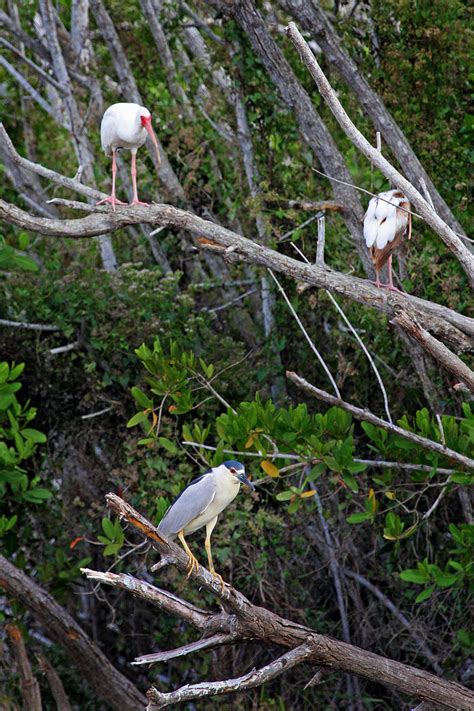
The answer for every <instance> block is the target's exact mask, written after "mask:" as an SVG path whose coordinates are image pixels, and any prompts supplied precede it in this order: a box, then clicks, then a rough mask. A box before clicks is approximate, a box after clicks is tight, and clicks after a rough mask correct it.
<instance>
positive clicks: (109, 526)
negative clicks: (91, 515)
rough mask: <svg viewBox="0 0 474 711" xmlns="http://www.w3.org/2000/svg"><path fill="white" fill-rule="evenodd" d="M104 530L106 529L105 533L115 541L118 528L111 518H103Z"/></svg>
mask: <svg viewBox="0 0 474 711" xmlns="http://www.w3.org/2000/svg"><path fill="white" fill-rule="evenodd" d="M102 530H103V531H104V533H105V535H106V536H107V537H108V538H109V539H110V540H111V541H113V540H114V538H115V536H116V530H115V526H114V524H113V523H112V521H111V520H110V518H103V519H102Z"/></svg>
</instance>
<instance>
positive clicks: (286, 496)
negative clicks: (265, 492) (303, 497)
mask: <svg viewBox="0 0 474 711" xmlns="http://www.w3.org/2000/svg"><path fill="white" fill-rule="evenodd" d="M294 495H295V494H294V492H293V491H289V490H288V491H281V492H280V493H279V494H277V495H276V498H277V501H289V500H290V499H291V497H292V496H294Z"/></svg>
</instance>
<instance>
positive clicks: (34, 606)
mask: <svg viewBox="0 0 474 711" xmlns="http://www.w3.org/2000/svg"><path fill="white" fill-rule="evenodd" d="M0 571H1V572H0V589H3V590H5V591H6V592H7V593H8V594H9V595H11V596H12V597H14V598H15V599H16V600H18V601H19V602H21V604H22V605H24V606H25V607H26V608H27V609H28V610H29V611H30V612H31V613H32V614H33V615H34V616H35V617H36V618H37V620H38V621H39V622H40V623H41V624H42V625H43V626H44V628H45V629H46V630H47V632H48V636H49V637H50V638H51V639H54V640H55V641H56V642H57V643H58V644H60V645H61V646H62V647H63V648H64V649H65V650H66V652H67V653H68V654H69V655H70V658H71V662H72V663H74V664H75V665H76V666H77V667H78V668H79V669H80V671H81V672H82V676H83V677H84V679H86V680H87V682H88V683H90V684H91V686H92V688H93V690H94V694H95V695H96V696H97V697H99V698H100V699H102V700H103V701H105V702H106V703H108V704H109V705H110V706H111V708H113V709H115V710H116V711H137V709H140V708H142V707H143V706H144V705H145V699H144V697H143V696H142V694H141V693H140V692H139V691H138V689H137V688H136V687H135V686H134V685H133V684H132V683H131V682H130V681H129V680H128V679H127V678H126V677H124V676H123V675H122V674H120V672H118V671H117V669H115V668H114V667H113V666H112V664H111V663H110V662H109V660H108V659H107V657H106V656H105V654H104V653H103V652H102V651H101V650H100V649H99V648H98V647H96V646H95V644H94V643H93V642H92V641H91V640H90V639H89V637H88V636H87V635H86V633H85V632H84V631H83V630H82V628H81V627H79V625H78V624H77V622H76V621H75V620H74V619H73V618H72V617H71V615H70V614H69V613H68V612H67V611H66V610H65V609H64V608H63V607H61V605H59V604H58V603H57V602H56V600H54V598H53V597H51V595H49V594H48V593H47V592H46V591H45V590H44V589H43V588H41V587H40V586H39V585H37V584H36V583H35V582H33V580H31V578H29V577H28V576H27V575H25V573H23V571H21V570H19V569H18V568H17V567H15V566H14V565H13V564H12V563H11V562H10V561H9V560H8V559H7V558H5V557H4V556H2V555H0Z"/></svg>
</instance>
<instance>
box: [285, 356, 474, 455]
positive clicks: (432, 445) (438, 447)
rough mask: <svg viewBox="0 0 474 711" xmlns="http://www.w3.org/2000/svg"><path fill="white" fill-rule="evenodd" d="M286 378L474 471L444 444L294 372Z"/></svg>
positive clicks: (457, 453)
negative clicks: (360, 405) (336, 394)
mask: <svg viewBox="0 0 474 711" xmlns="http://www.w3.org/2000/svg"><path fill="white" fill-rule="evenodd" d="M286 377H287V378H289V379H290V380H291V381H292V382H293V383H295V385H297V386H298V387H299V388H301V389H302V390H305V391H306V392H307V393H309V394H310V395H313V396H314V397H316V398H318V400H323V402H327V403H329V404H330V405H335V406H336V407H342V408H343V409H344V410H347V412H350V413H351V414H352V415H353V416H354V417H355V418H356V419H357V420H361V421H363V422H370V423H371V424H373V425H375V426H376V427H381V428H382V429H384V430H387V432H391V433H392V434H396V435H399V436H400V437H404V438H405V439H407V440H409V441H410V442H413V443H414V444H417V445H418V446H420V447H423V449H426V450H428V451H431V452H436V453H437V454H439V455H441V456H442V457H446V459H449V460H451V461H452V462H456V463H457V464H459V465H460V466H461V467H462V468H463V469H465V468H466V469H474V459H470V458H469V457H466V456H465V455H464V454H460V453H459V452H455V451H454V450H453V449H449V447H445V446H443V445H442V444H439V443H438V442H434V441H433V440H430V439H427V438H426V437H422V436H421V435H418V434H415V433H414V432H409V431H408V430H404V429H403V428H402V427H399V426H398V425H394V424H390V422H387V421H386V420H382V419H381V418H380V417H377V416H376V415H374V414H373V413H372V412H370V410H363V409H362V408H360V407H356V406H355V405H351V404H350V403H348V402H345V401H344V400H340V399H338V398H337V397H334V396H333V395H330V394H329V393H327V392H325V391H324V390H320V389H319V388H316V387H315V386H314V385H311V383H308V381H307V380H305V379H304V378H302V377H301V376H300V375H297V374H296V373H293V372H292V371H289V370H287V371H286Z"/></svg>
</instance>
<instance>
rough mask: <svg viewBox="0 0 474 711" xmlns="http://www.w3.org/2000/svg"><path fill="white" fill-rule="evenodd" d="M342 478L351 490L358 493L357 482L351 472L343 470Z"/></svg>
mask: <svg viewBox="0 0 474 711" xmlns="http://www.w3.org/2000/svg"><path fill="white" fill-rule="evenodd" d="M342 479H343V481H344V483H345V484H347V486H348V487H349V489H351V491H353V492H354V493H355V494H357V493H358V491H359V484H358V483H357V481H356V479H355V477H353V476H352V474H349V473H348V472H343V473H342Z"/></svg>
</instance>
